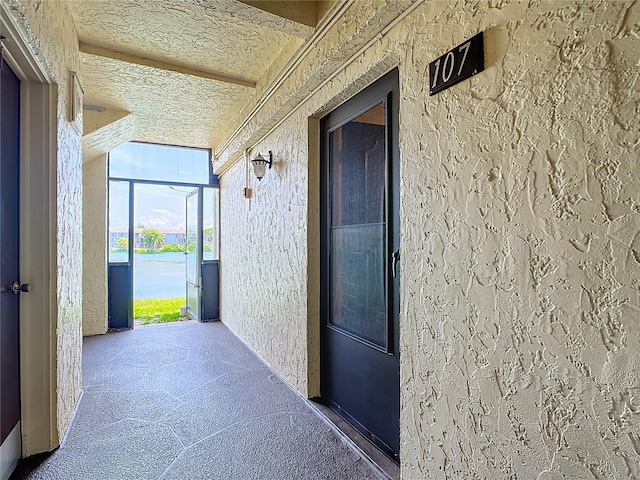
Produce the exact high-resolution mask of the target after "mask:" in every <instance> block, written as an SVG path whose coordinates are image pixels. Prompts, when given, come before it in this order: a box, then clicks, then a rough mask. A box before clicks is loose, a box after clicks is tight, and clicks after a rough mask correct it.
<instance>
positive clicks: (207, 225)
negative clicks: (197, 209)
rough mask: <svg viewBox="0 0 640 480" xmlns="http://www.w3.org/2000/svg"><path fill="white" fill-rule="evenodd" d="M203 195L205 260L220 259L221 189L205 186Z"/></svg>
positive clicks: (203, 254) (203, 255)
mask: <svg viewBox="0 0 640 480" xmlns="http://www.w3.org/2000/svg"><path fill="white" fill-rule="evenodd" d="M202 195H203V199H202V201H203V203H204V205H203V206H202V207H203V213H202V214H203V218H202V222H203V227H202V228H203V231H202V235H203V242H202V243H203V252H202V258H203V260H218V259H219V258H220V252H219V249H218V212H219V209H218V205H219V203H218V202H219V198H220V197H219V190H218V189H217V188H205V189H203V192H202Z"/></svg>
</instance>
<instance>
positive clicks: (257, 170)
mask: <svg viewBox="0 0 640 480" xmlns="http://www.w3.org/2000/svg"><path fill="white" fill-rule="evenodd" d="M251 163H253V173H254V174H255V175H256V178H257V179H258V180H262V177H264V174H265V173H267V165H269V169H271V164H272V163H273V152H271V151H269V160H267V159H266V158H264V157H263V156H262V155H260V153H258V156H257V157H256V158H254V159H253V160H251Z"/></svg>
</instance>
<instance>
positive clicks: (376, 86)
mask: <svg viewBox="0 0 640 480" xmlns="http://www.w3.org/2000/svg"><path fill="white" fill-rule="evenodd" d="M399 100H400V99H399V73H398V69H397V68H396V69H394V70H392V71H391V72H389V73H387V74H386V75H385V76H383V77H382V78H381V79H379V80H378V81H376V82H374V83H373V84H372V85H370V86H369V87H367V88H365V89H364V90H363V91H361V92H360V93H359V94H357V95H356V96H354V97H353V98H352V99H350V100H348V101H347V102H345V103H344V104H342V105H341V106H339V107H338V108H336V109H335V110H333V111H332V112H331V113H329V114H328V115H327V116H325V117H324V118H323V119H321V120H320V145H321V155H320V224H321V228H320V247H321V248H320V282H321V283H320V285H321V286H320V355H321V359H320V372H321V375H320V399H319V400H320V401H321V402H322V403H324V404H326V405H328V406H329V407H330V408H332V409H333V410H335V411H336V413H338V414H339V415H340V416H342V417H343V418H345V420H347V421H348V422H349V423H350V424H351V425H352V426H353V427H355V428H356V429H357V430H359V431H360V432H361V433H363V434H364V436H365V438H367V439H368V440H370V441H371V442H372V443H373V444H374V445H375V446H376V447H378V448H379V449H380V450H381V451H382V452H384V453H385V454H386V455H387V456H389V457H390V458H391V459H392V460H394V462H396V463H398V464H399V458H400V457H399V412H400V371H399V336H400V329H399V311H400V293H399V278H394V277H393V275H392V271H391V270H392V269H391V268H389V267H390V265H391V255H392V252H395V251H399V248H400V225H399V224H400V222H399V211H400V194H399V189H400V187H399V185H400V182H399V180H400V166H399V164H400V161H399V160H400V152H399ZM382 101H385V103H386V105H388V106H389V108H386V115H387V118H386V120H387V125H388V128H387V132H386V134H387V142H388V146H389V147H388V148H389V151H388V152H387V155H388V157H387V158H388V159H389V162H390V165H389V168H388V170H387V172H386V185H387V188H388V192H387V195H388V196H387V201H386V218H387V219H388V220H389V221H388V222H387V231H386V236H387V243H386V252H385V253H386V255H387V262H386V265H387V268H386V272H385V278H386V284H387V286H388V289H389V290H388V292H389V295H390V298H389V297H388V301H389V303H388V305H387V309H388V314H389V315H391V317H390V318H393V322H392V324H391V325H390V326H389V327H390V328H389V332H388V339H389V341H388V342H387V346H386V354H387V355H390V356H393V357H395V359H396V360H397V362H398V369H397V378H396V382H397V383H396V384H395V386H394V387H393V388H394V390H396V391H397V404H396V405H395V406H394V408H393V409H394V410H396V411H395V413H390V414H391V415H394V416H397V418H394V419H393V421H396V422H397V434H398V437H397V443H396V442H394V443H396V444H395V445H388V444H386V443H385V442H382V441H381V440H380V439H378V438H377V437H376V436H375V434H372V432H370V431H368V430H367V429H366V427H365V426H363V425H362V424H360V423H359V422H358V421H357V420H356V419H355V418H352V417H351V416H350V415H349V414H348V413H347V412H344V411H342V410H341V409H340V408H339V407H336V405H332V404H331V401H330V395H331V394H330V392H327V390H328V384H329V382H328V375H329V368H328V365H327V362H328V360H327V357H328V352H327V350H328V348H329V340H328V335H329V333H328V332H329V331H330V330H331V329H332V327H331V326H330V325H329V319H330V311H329V305H330V302H329V300H330V299H329V294H330V291H331V290H330V287H331V286H330V275H329V272H330V262H331V252H330V245H331V244H330V238H329V231H330V225H331V217H330V215H331V211H330V180H329V179H330V177H329V162H328V161H327V152H328V151H329V138H328V137H329V132H330V131H333V130H335V129H337V128H339V127H340V126H342V125H345V124H347V123H349V122H350V121H351V120H353V119H355V118H357V117H358V116H359V115H361V114H363V113H365V112H366V111H368V110H369V109H371V108H372V107H374V106H375V105H376V104H379V103H380V102H382ZM332 117H333V118H334V119H335V120H333V119H332ZM342 334H345V332H342ZM346 335H347V336H348V333H347V334H346ZM357 341H359V342H362V340H361V339H357ZM362 343H366V342H362ZM370 346H371V347H372V348H374V349H378V350H380V348H379V347H378V346H376V345H370Z"/></svg>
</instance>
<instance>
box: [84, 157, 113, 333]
mask: <svg viewBox="0 0 640 480" xmlns="http://www.w3.org/2000/svg"><path fill="white" fill-rule="evenodd" d="M82 175H83V177H82V189H83V191H84V194H83V195H82V209H83V212H82V222H83V223H82V235H83V238H82V260H83V271H82V334H83V335H84V336H87V335H100V334H103V333H106V332H107V329H108V323H109V318H108V315H109V314H108V306H107V275H108V274H107V155H106V154H102V155H98V156H97V157H94V158H92V159H90V160H89V161H86V159H85V162H84V164H83V168H82Z"/></svg>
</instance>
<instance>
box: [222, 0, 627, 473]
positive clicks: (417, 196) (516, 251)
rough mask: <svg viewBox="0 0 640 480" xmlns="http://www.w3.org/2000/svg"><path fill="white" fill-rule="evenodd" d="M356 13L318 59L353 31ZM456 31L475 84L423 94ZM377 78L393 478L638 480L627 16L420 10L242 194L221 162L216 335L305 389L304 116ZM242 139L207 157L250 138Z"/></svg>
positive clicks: (309, 239)
mask: <svg viewBox="0 0 640 480" xmlns="http://www.w3.org/2000/svg"><path fill="white" fill-rule="evenodd" d="M364 3H365V2H362V3H360V2H356V4H355V6H354V8H353V9H352V10H350V11H349V12H347V13H346V15H345V17H344V18H343V19H342V20H341V21H339V22H338V23H337V25H336V26H335V28H334V29H332V30H331V31H330V32H329V33H328V34H327V38H326V39H324V40H322V41H321V42H319V44H318V46H317V48H318V50H319V51H320V52H322V51H326V50H325V49H327V48H328V47H327V46H328V45H334V44H335V42H338V43H339V42H340V39H341V38H344V37H345V34H344V32H345V30H344V28H345V25H351V24H353V25H358V24H359V23H358V22H366V18H362V17H363V15H366V12H365V11H364V10H359V8H360V7H362V5H363V4H364ZM356 15H358V16H359V20H356V19H355V18H354V17H355V16H356ZM351 22H353V23H351ZM340 29H342V31H341V30H340ZM478 31H486V32H487V39H486V50H487V68H486V70H485V71H484V72H482V73H481V74H480V75H478V76H477V77H475V78H473V79H471V80H467V81H465V82H463V83H462V84H460V85H458V86H456V87H453V88H451V89H449V90H447V91H445V92H443V93H440V94H438V95H436V96H433V97H430V96H429V95H428V63H429V61H431V60H434V59H436V58H437V57H438V56H440V55H441V54H443V53H445V52H446V51H447V50H449V49H450V48H452V47H454V46H455V45H458V44H459V43H461V42H462V41H464V40H465V39H467V38H469V37H471V36H472V35H474V34H475V33H477V32H478ZM338 50H339V49H334V50H332V51H333V52H335V51H338ZM326 58H331V61H333V60H335V57H333V56H328V57H326ZM347 60H348V56H346V55H345V56H344V57H343V58H342V61H343V62H347ZM314 62H317V63H314ZM319 62H320V60H318V59H315V58H312V57H309V58H307V59H306V60H305V62H303V63H302V64H301V66H300V67H299V68H298V69H297V70H296V72H295V73H294V74H293V75H292V77H291V79H290V80H289V82H290V83H289V84H286V85H285V87H288V89H289V91H290V90H291V82H294V83H295V81H298V82H300V84H302V83H303V82H304V81H305V79H308V77H305V75H308V74H309V72H314V71H317V70H314V69H315V68H316V67H317V65H318V64H319ZM394 65H398V66H399V69H400V82H401V85H400V87H401V105H400V108H401V130H400V148H401V178H402V181H401V182H402V184H401V218H402V220H401V248H402V251H403V264H402V267H401V319H400V323H401V338H400V343H401V463H402V477H403V479H422V478H452V479H454V478H455V479H458V478H549V479H550V478H567V477H570V478H587V477H591V476H593V477H595V478H636V477H638V476H640V467H639V465H640V462H639V460H640V458H639V455H640V440H638V433H637V432H638V430H639V428H640V418H639V416H638V415H637V413H636V412H637V411H638V402H639V401H640V400H639V399H638V395H639V393H638V392H640V377H639V372H640V329H639V328H638V326H637V321H638V318H640V315H639V313H640V208H639V205H640V197H639V195H640V193H639V192H640V188H639V187H640V185H639V182H640V180H639V179H640V163H639V162H638V161H637V159H638V157H639V149H640V134H639V132H640V111H639V110H640V106H639V105H640V81H638V76H639V75H640V69H639V68H638V65H640V4H638V3H637V2H636V3H634V2H582V1H579V2H578V1H567V2H539V3H537V4H534V5H532V6H528V4H526V3H524V2H491V3H488V2H480V3H477V2H476V3H473V4H469V5H465V4H453V3H450V2H424V3H422V4H420V5H419V6H418V7H417V8H416V9H415V10H414V11H413V12H412V13H411V14H409V15H408V16H407V17H406V18H405V19H403V20H402V21H401V22H399V23H398V24H397V25H395V26H394V27H393V28H391V29H390V30H389V31H388V32H387V33H386V34H385V35H384V36H382V37H381V38H379V39H377V40H375V41H373V42H372V44H371V45H370V46H369V47H368V48H367V49H366V50H365V51H363V52H362V53H361V54H360V55H358V56H356V57H354V58H353V59H352V60H351V61H349V62H347V64H345V65H343V66H342V67H341V68H340V69H339V70H338V72H337V74H336V75H335V77H333V78H332V79H331V81H329V82H328V83H325V84H324V85H322V84H318V85H319V86H318V88H317V90H316V91H315V93H313V94H312V95H311V96H309V97H308V98H307V99H306V100H305V101H304V102H301V105H300V106H299V107H298V108H297V110H296V111H295V113H294V114H293V115H292V116H291V117H289V119H288V120H286V121H285V122H284V123H282V124H281V125H279V126H278V127H277V128H276V130H275V131H274V132H273V133H271V134H269V135H268V136H267V137H266V138H264V139H263V140H262V141H260V142H259V143H258V144H257V146H256V147H255V148H254V151H258V150H259V151H262V152H264V151H267V150H273V151H274V154H275V155H276V163H275V165H274V168H273V169H272V170H270V171H268V172H267V175H266V176H265V178H264V179H263V180H262V182H261V183H260V184H258V183H257V181H255V180H254V179H252V178H251V177H250V176H249V177H250V178H251V180H250V182H251V185H250V186H251V187H252V188H253V190H254V191H253V194H254V195H253V198H252V199H251V200H246V199H244V198H243V197H242V188H243V187H244V186H245V182H246V172H245V164H244V163H243V162H240V163H237V164H235V165H234V166H233V167H231V169H230V170H228V171H227V172H226V173H225V174H224V176H223V177H222V188H221V195H222V197H221V205H222V247H221V254H222V258H221V268H222V286H221V288H222V296H221V302H222V319H223V321H224V322H225V323H227V324H228V325H229V326H230V327H231V328H232V329H233V330H234V332H236V333H237V334H238V335H240V337H241V338H243V339H244V340H245V341H246V342H247V343H248V344H249V345H250V346H251V347H252V348H254V349H255V350H256V351H257V352H258V353H259V354H260V355H261V356H262V357H263V358H264V359H265V360H266V361H267V362H268V363H269V364H270V365H271V366H272V367H274V368H275V369H276V370H277V371H278V372H279V373H280V374H282V375H283V377H284V378H286V379H287V380H288V381H289V382H290V383H291V384H292V385H294V386H295V387H296V388H297V389H298V390H299V391H300V392H302V393H303V394H308V395H313V394H314V393H315V388H316V387H315V386H316V385H317V354H318V349H317V329H316V327H315V326H313V327H311V325H317V323H316V321H317V307H315V306H314V305H315V304H314V301H315V300H314V297H315V296H316V295H317V266H316V265H315V264H314V261H315V260H314V258H315V257H314V255H315V253H314V251H315V248H317V238H314V237H313V236H311V235H308V232H310V231H313V230H314V229H315V225H316V223H315V222H317V215H316V207H317V203H315V202H316V200H315V199H316V198H317V191H316V190H315V188H316V186H315V185H316V181H315V179H314V176H315V175H316V168H317V164H316V162H314V161H311V162H309V158H310V157H311V158H313V156H314V155H315V152H316V151H317V145H315V144H314V142H309V141H308V139H309V137H310V136H311V137H312V138H313V131H312V130H311V131H310V130H309V128H310V127H309V125H310V124H309V122H308V118H309V117H312V116H315V115H320V114H322V113H324V112H326V111H328V110H329V109H331V108H333V107H334V106H335V105H336V104H338V103H339V102H341V101H343V100H344V99H346V98H348V97H349V96H350V95H352V94H353V93H355V92H356V91H357V90H359V89H360V88H362V86H364V85H366V84H367V83H370V82H371V81H372V80H374V79H375V78H376V77H378V76H380V75H381V74H382V73H384V71H386V70H388V69H390V68H392V67H393V66H394ZM304 86H305V87H306V88H308V89H309V91H311V90H312V88H314V87H315V85H314V84H311V85H310V84H309V82H307V83H304ZM280 101H281V97H280V98H278V96H277V95H275V96H274V97H273V98H272V99H271V100H270V102H271V103H269V102H267V104H266V106H265V109H264V115H265V116H266V115H267V114H268V113H269V112H276V111H277V109H278V107H279V106H280V105H281V103H278V102H280ZM259 117H260V116H259V115H257V116H256V118H259ZM265 121H266V120H265ZM311 124H312V125H313V122H312V123H311ZM246 128H247V130H246V131H244V132H241V133H240V134H239V135H238V136H237V137H238V139H242V138H245V139H247V141H246V143H245V144H244V145H243V144H242V142H241V141H240V140H238V142H237V143H236V146H235V147H234V148H235V150H233V151H228V152H222V153H221V158H223V159H224V158H227V159H228V158H231V157H233V156H234V155H236V153H234V152H240V151H242V148H244V147H247V146H251V142H252V139H256V140H257V139H259V138H260V137H259V136H257V137H256V135H255V134H254V132H260V127H259V126H257V125H251V124H249V125H247V126H246ZM263 131H264V130H263ZM309 172H311V177H309ZM310 178H311V179H310ZM309 222H311V223H309ZM308 258H311V261H310V262H309V261H308V260H307V259H308ZM309 292H311V293H309Z"/></svg>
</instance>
